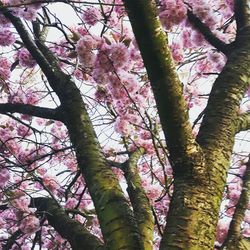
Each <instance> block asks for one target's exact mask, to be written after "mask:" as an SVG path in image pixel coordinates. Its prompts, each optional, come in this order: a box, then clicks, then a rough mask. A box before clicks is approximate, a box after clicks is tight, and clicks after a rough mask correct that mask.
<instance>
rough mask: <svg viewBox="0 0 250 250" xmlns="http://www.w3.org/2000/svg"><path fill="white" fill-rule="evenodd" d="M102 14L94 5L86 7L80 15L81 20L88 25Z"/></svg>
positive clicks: (97, 19)
mask: <svg viewBox="0 0 250 250" xmlns="http://www.w3.org/2000/svg"><path fill="white" fill-rule="evenodd" d="M101 17H102V15H101V13H100V11H99V9H97V8H96V7H89V8H87V9H86V10H85V11H84V12H83V15H82V19H83V21H84V22H85V23H86V24H88V25H91V26H93V25H95V24H96V23H97V22H98V21H99V20H100V19H101Z"/></svg>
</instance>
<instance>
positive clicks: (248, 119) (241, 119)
mask: <svg viewBox="0 0 250 250" xmlns="http://www.w3.org/2000/svg"><path fill="white" fill-rule="evenodd" d="M235 123H236V124H235V134H237V133H239V132H242V131H246V130H248V129H250V113H244V114H241V115H239V116H238V119H236V121H235Z"/></svg>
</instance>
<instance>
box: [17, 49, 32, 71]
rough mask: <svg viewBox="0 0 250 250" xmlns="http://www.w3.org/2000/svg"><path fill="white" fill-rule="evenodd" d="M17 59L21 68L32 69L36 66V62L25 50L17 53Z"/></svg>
mask: <svg viewBox="0 0 250 250" xmlns="http://www.w3.org/2000/svg"><path fill="white" fill-rule="evenodd" d="M18 59H19V62H20V65H21V66H22V67H27V68H33V67H34V66H35V65H36V61H35V60H34V59H33V57H32V56H31V54H30V53H29V51H28V50H27V49H25V48H22V49H20V50H19V51H18Z"/></svg>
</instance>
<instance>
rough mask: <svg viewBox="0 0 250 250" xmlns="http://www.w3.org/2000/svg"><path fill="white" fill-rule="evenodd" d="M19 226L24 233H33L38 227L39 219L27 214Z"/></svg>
mask: <svg viewBox="0 0 250 250" xmlns="http://www.w3.org/2000/svg"><path fill="white" fill-rule="evenodd" d="M19 228H20V230H21V231H22V232H23V233H25V234H33V233H35V232H37V231H38V230H39V229H40V221H39V219H38V218H37V217H35V216H34V215H28V216H26V217H25V218H24V219H23V220H22V221H21V224H20V226H19Z"/></svg>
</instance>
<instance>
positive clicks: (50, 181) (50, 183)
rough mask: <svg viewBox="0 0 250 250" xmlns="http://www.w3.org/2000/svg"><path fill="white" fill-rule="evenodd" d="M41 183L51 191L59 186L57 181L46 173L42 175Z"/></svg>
mask: <svg viewBox="0 0 250 250" xmlns="http://www.w3.org/2000/svg"><path fill="white" fill-rule="evenodd" d="M43 183H44V185H45V186H46V187H47V188H48V189H49V190H50V191H51V192H55V193H56V191H57V190H58V188H59V184H58V183H57V181H56V180H55V179H54V177H52V176H49V175H46V176H44V177H43Z"/></svg>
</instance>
